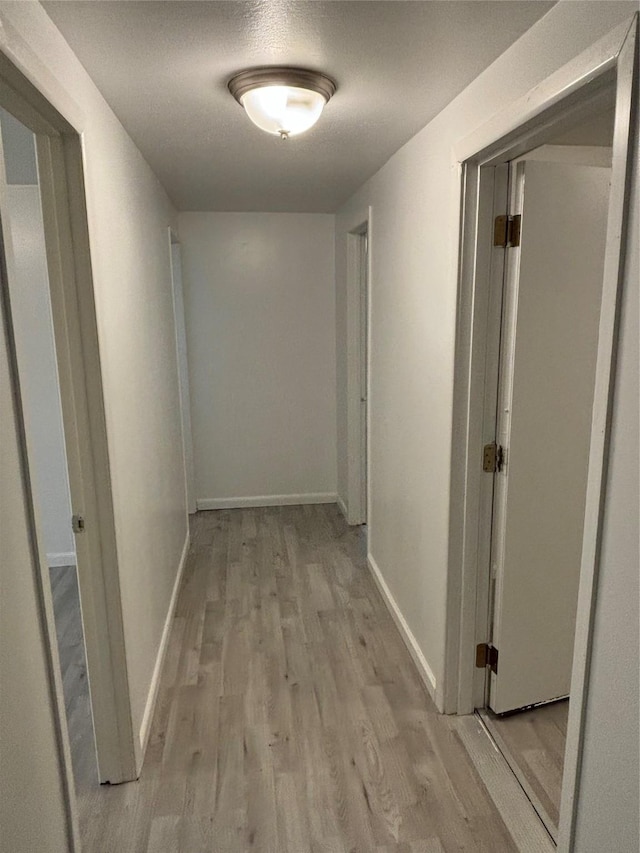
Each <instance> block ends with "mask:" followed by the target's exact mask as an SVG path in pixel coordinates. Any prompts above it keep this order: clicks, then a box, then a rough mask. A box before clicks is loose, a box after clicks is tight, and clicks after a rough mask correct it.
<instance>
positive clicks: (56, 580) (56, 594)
mask: <svg viewBox="0 0 640 853" xmlns="http://www.w3.org/2000/svg"><path fill="white" fill-rule="evenodd" d="M0 129H1V142H2V153H3V157H2V160H3V162H4V179H5V180H4V182H3V183H4V192H3V193H2V195H1V197H0V213H1V216H2V223H3V238H4V248H5V255H6V267H7V278H8V286H9V289H10V293H11V309H12V321H13V334H14V341H15V349H16V361H17V369H18V376H19V380H20V389H21V399H22V408H23V412H24V418H25V433H26V443H27V453H28V457H29V466H30V471H31V483H32V493H33V497H34V501H35V503H36V517H37V518H38V519H39V521H40V527H41V537H42V543H43V547H44V552H45V558H46V567H47V570H48V572H47V580H48V581H49V584H50V590H51V598H52V601H53V611H54V620H55V633H56V641H57V650H58V656H59V660H60V671H61V676H62V687H63V693H64V707H65V714H66V721H67V728H68V731H69V744H70V747H71V759H72V764H73V776H74V782H75V787H76V793H77V794H79V795H82V794H83V793H85V792H88V791H90V790H91V789H92V788H94V787H96V786H97V785H98V769H97V763H96V749H95V739H94V733H93V719H92V714H91V703H90V697H89V678H88V671H87V657H86V648H85V639H84V628H83V623H82V615H81V606H80V594H79V586H78V572H77V559H76V548H75V541H74V533H73V525H72V516H73V512H72V509H71V495H70V489H69V472H68V463H67V454H66V449H65V441H64V428H63V421H62V404H61V399H60V381H59V377H58V366H57V361H56V352H55V339H54V333H53V318H52V310H51V298H50V290H49V276H48V270H47V252H46V245H45V234H44V223H43V219H42V206H41V200H40V186H39V179H38V169H37V158H36V144H35V136H34V134H33V133H32V132H31V131H30V130H29V129H28V128H27V127H25V125H23V124H22V123H21V122H20V121H18V119H16V118H14V117H13V116H12V115H11V114H10V113H8V112H6V111H5V110H3V109H0Z"/></svg>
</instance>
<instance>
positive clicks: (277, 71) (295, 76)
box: [228, 65, 337, 103]
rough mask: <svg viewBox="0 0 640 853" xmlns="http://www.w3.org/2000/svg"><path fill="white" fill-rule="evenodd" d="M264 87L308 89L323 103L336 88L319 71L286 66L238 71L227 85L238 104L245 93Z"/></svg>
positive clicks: (333, 83) (328, 78) (330, 80)
mask: <svg viewBox="0 0 640 853" xmlns="http://www.w3.org/2000/svg"><path fill="white" fill-rule="evenodd" d="M264 86H296V87H298V88H300V89H309V90H310V91H311V92H318V93H319V94H320V95H322V97H323V98H324V99H325V101H328V100H329V98H331V96H332V95H333V94H334V92H335V91H336V88H337V87H336V84H335V82H334V81H333V80H332V79H331V78H330V77H327V75H326V74H322V73H321V72H320V71H310V70H308V69H306V68H291V67H289V66H287V65H280V66H265V67H261V68H250V69H248V70H246V71H240V72H239V73H238V74H235V75H234V76H233V77H232V78H231V80H229V83H228V87H229V91H230V92H231V94H232V95H233V97H234V98H235V99H236V101H238V103H242V102H241V100H240V99H241V98H242V96H243V95H244V94H245V93H246V92H249V91H251V90H252V89H260V88H262V87H264Z"/></svg>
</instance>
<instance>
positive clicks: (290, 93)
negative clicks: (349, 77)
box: [228, 66, 336, 139]
mask: <svg viewBox="0 0 640 853" xmlns="http://www.w3.org/2000/svg"><path fill="white" fill-rule="evenodd" d="M228 86H229V91H230V92H231V94H232V95H233V97H234V98H235V99H236V101H238V103H239V104H241V105H242V106H243V107H244V109H245V112H246V113H247V115H248V116H249V118H250V119H251V121H252V122H253V123H254V124H255V125H257V126H258V127H259V128H260V129H261V130H264V131H266V132H267V133H273V134H274V135H276V136H280V137H281V138H282V139H288V138H289V137H290V136H297V135H298V134H300V133H304V132H305V130H309V128H310V127H313V125H314V124H315V123H316V122H317V121H318V119H319V118H320V115H321V114H322V110H323V109H324V106H325V104H326V103H327V101H328V100H329V99H330V98H331V96H332V95H333V94H334V92H335V91H336V84H335V82H334V81H333V80H332V79H331V78H330V77H327V75H326V74H322V73H321V72H320V71H310V70H309V69H307V68H291V67H289V66H278V67H268V68H250V69H247V70H246V71H240V72H239V73H238V74H236V75H235V76H234V77H232V78H231V80H229V83H228Z"/></svg>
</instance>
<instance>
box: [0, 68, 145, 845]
mask: <svg viewBox="0 0 640 853" xmlns="http://www.w3.org/2000/svg"><path fill="white" fill-rule="evenodd" d="M0 59H2V57H0ZM0 84H1V86H0V88H1V89H2V98H1V103H0V106H1V107H2V108H3V109H4V110H6V114H5V115H4V122H3V124H4V125H5V126H3V127H2V141H4V142H5V144H6V148H7V152H4V153H3V150H2V149H3V146H2V145H1V144H0V155H1V156H0V213H1V222H0V298H1V302H2V322H3V328H4V332H5V333H6V339H7V356H8V367H9V380H10V382H9V385H10V393H11V395H12V398H13V402H14V405H15V426H16V432H17V436H18V445H19V459H18V464H19V467H20V474H21V478H22V483H23V485H24V489H25V495H26V501H27V502H26V511H27V513H28V518H29V541H30V548H31V561H30V562H28V563H27V562H25V561H23V562H22V563H21V564H18V565H15V566H13V567H12V570H13V571H16V572H19V571H31V572H32V574H33V578H32V582H33V586H34V589H35V591H36V596H37V603H38V619H39V626H38V630H39V631H40V632H41V636H42V637H43V639H44V642H45V648H46V661H47V680H48V688H49V691H50V696H51V698H52V710H53V719H54V725H55V730H56V742H57V746H58V760H59V766H60V768H61V776H62V783H63V792H64V799H65V804H66V812H67V816H68V837H69V849H70V850H71V849H74V850H75V849H79V823H81V822H82V817H83V816H84V818H85V819H86V820H90V819H91V808H90V801H91V797H84V796H81V797H79V798H78V797H77V795H76V790H75V789H76V788H77V789H78V791H79V792H80V793H82V792H83V791H85V790H89V789H91V790H97V787H98V784H99V783H104V782H110V783H119V782H124V781H131V780H133V779H135V778H137V775H138V759H139V757H140V750H139V744H138V741H137V738H135V737H134V732H133V729H132V721H131V701H130V695H129V681H128V675H127V664H126V657H125V646H124V631H123V624H122V609H121V595H120V586H119V573H118V560H117V549H116V540H115V519H114V508H113V501H112V490H111V479H110V465H109V449H108V444H107V432H106V416H105V400H104V395H103V386H102V369H101V362H100V351H99V344H98V329H97V320H96V311H95V291H94V283H93V276H92V269H91V256H90V251H89V233H88V222H87V210H86V203H85V187H84V172H83V157H82V143H81V138H80V136H79V134H78V132H77V130H76V129H75V128H74V127H73V126H72V125H71V124H69V122H68V121H67V120H66V119H65V118H64V117H63V116H62V115H60V114H59V113H58V112H57V111H56V110H55V108H54V107H53V106H52V105H51V104H50V103H49V102H48V101H47V100H46V98H45V97H44V96H43V95H42V94H41V93H40V92H39V91H38V90H37V89H36V88H35V87H34V86H33V85H32V84H31V83H30V82H29V81H28V80H27V79H26V78H25V77H24V75H22V74H21V72H20V71H19V70H18V69H17V68H16V67H15V66H14V65H13V64H12V63H11V62H10V61H9V60H8V59H6V58H4V59H2V61H1V62H0ZM9 125H10V127H9ZM12 134H13V136H12ZM5 153H6V160H7V177H9V180H10V182H9V183H8V184H7V182H6V179H5V164H4V159H5ZM58 570H60V571H58ZM52 581H53V583H52ZM80 602H81V604H80ZM56 617H57V618H56ZM83 639H84V643H83V642H82V640H83ZM83 646H84V648H83ZM89 676H90V677H89ZM87 681H88V682H89V686H90V689H87ZM85 785H86V786H87V787H86V788H85ZM78 805H79V806H80V807H79V808H78ZM85 805H86V806H88V807H87V808H85ZM83 812H84V815H83ZM79 813H80V815H79ZM79 816H80V818H81V820H80V821H79V820H78V817H79Z"/></svg>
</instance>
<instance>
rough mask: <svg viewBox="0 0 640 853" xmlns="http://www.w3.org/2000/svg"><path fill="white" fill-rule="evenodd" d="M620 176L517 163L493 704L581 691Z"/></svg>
mask: <svg viewBox="0 0 640 853" xmlns="http://www.w3.org/2000/svg"><path fill="white" fill-rule="evenodd" d="M610 171H611V170H610V169H609V168H606V167H594V166H582V165H573V164H571V163H549V162H533V161H526V162H520V163H518V165H517V166H512V180H511V187H512V190H511V203H512V210H514V211H516V212H520V213H521V214H522V220H521V243H520V248H512V249H508V250H507V251H508V258H507V274H506V285H505V300H504V309H503V325H502V344H501V357H500V388H499V395H498V412H497V443H498V445H500V446H502V447H503V448H505V464H504V467H503V469H502V470H501V471H499V472H498V473H497V474H496V475H495V476H496V480H495V490H494V495H495V497H494V522H493V534H492V575H493V578H494V582H495V599H494V608H493V633H492V644H493V646H494V647H495V648H496V649H497V650H498V660H497V672H491V675H490V685H489V706H490V707H491V708H492V710H493V711H495V712H496V713H502V712H505V711H509V710H514V709H517V708H522V707H526V706H528V705H533V704H537V703H541V702H547V701H550V700H553V699H557V698H560V697H565V696H567V695H568V693H569V686H570V678H571V665H572V657H573V641H574V633H575V614H576V605H577V595H578V582H579V574H580V561H581V549H582V535H583V520H584V506H585V493H586V480H587V464H588V457H589V442H590V434H591V410H592V401H593V388H594V378H595V360H596V348H597V336H598V321H599V312H600V299H601V287H602V275H603V265H604V249H605V232H606V222H607V205H608V198H609V179H610Z"/></svg>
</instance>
